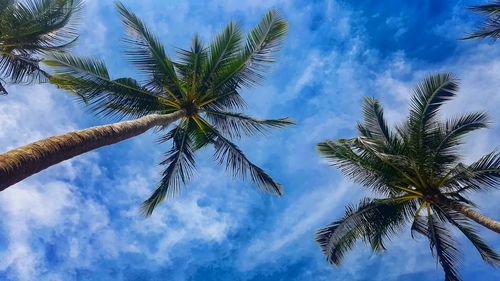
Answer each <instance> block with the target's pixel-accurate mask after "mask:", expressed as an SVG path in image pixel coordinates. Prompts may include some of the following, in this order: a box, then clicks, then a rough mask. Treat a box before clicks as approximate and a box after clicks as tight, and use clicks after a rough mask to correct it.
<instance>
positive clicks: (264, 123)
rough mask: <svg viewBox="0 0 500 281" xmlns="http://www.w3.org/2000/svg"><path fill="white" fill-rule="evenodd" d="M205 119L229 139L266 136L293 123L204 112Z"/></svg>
mask: <svg viewBox="0 0 500 281" xmlns="http://www.w3.org/2000/svg"><path fill="white" fill-rule="evenodd" d="M205 113H206V116H207V119H208V120H209V121H210V123H211V124H213V126H214V127H215V128H216V129H217V130H219V131H220V132H222V133H223V134H224V135H226V136H228V137H229V138H235V137H236V138H240V137H241V135H242V133H243V134H244V135H246V136H251V135H255V134H262V135H266V134H268V133H269V129H280V128H284V127H287V126H290V125H294V124H295V123H294V122H293V121H292V120H291V119H290V118H280V119H265V120H261V119H255V118H252V117H250V116H246V115H244V114H241V113H233V112H221V111H210V110H205Z"/></svg>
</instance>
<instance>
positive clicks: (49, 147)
mask: <svg viewBox="0 0 500 281" xmlns="http://www.w3.org/2000/svg"><path fill="white" fill-rule="evenodd" d="M183 115H184V112H183V111H177V112H174V113H171V114H163V115H160V114H151V115H147V116H144V117H141V118H138V119H135V120H131V121H123V122H118V123H114V124H110V125H104V126H97V127H92V128H88V129H84V130H78V131H74V132H70V133H67V134H63V135H59V136H53V137H50V138H46V139H43V140H40V141H36V142H34V143H31V144H28V145H26V146H23V147H19V148H17V149H14V150H11V151H9V152H7V153H4V154H1V155H0V191H2V190H4V189H6V188H7V187H9V186H11V185H13V184H15V183H17V182H19V181H21V180H23V179H25V178H27V177H29V176H31V175H33V174H35V173H38V172H40V171H41V170H43V169H46V168H48V167H50V166H52V165H54V164H57V163H59V162H62V161H64V160H68V159H70V158H73V157H75V156H77V155H80V154H83V153H85V152H88V151H91V150H93V149H96V148H99V147H102V146H106V145H110V144H114V143H117V142H120V141H122V140H126V139H128V138H131V137H135V136H137V135H140V134H142V133H144V132H146V131H147V130H149V129H151V128H153V127H155V126H164V125H168V124H170V123H172V122H174V121H175V120H177V119H179V118H180V117H182V116H183Z"/></svg>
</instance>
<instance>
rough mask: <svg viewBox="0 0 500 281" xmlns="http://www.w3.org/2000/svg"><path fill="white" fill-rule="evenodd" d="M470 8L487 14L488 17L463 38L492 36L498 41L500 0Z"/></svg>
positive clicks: (499, 33) (484, 14)
mask: <svg viewBox="0 0 500 281" xmlns="http://www.w3.org/2000/svg"><path fill="white" fill-rule="evenodd" d="M468 9H469V10H471V11H474V12H476V13H478V14H480V15H482V16H485V17H486V19H485V21H484V22H483V23H482V24H481V25H480V26H478V27H477V29H476V30H475V31H473V32H471V33H469V34H468V35H467V36H465V37H464V38H462V39H473V38H486V37H491V38H492V39H493V40H495V41H496V40H497V39H498V38H500V1H493V2H492V3H490V4H485V5H480V6H474V7H470V8H468Z"/></svg>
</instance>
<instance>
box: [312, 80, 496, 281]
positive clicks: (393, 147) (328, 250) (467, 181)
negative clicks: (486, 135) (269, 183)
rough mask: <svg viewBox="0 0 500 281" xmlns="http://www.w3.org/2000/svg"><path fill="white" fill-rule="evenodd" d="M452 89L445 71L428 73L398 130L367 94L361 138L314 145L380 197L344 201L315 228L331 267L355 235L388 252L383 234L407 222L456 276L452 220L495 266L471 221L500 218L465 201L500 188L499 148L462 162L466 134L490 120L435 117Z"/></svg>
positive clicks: (491, 252)
mask: <svg viewBox="0 0 500 281" xmlns="http://www.w3.org/2000/svg"><path fill="white" fill-rule="evenodd" d="M457 89H458V85H457V81H456V79H454V78H453V76H452V75H450V74H437V75H434V76H430V77H428V78H426V79H425V80H424V81H423V82H422V83H421V84H419V85H418V86H417V87H416V88H415V89H414V94H413V97H412V100H411V101H412V102H411V110H410V114H409V117H408V118H407V120H406V121H405V122H404V123H403V124H402V125H400V126H396V127H395V129H392V128H390V127H389V126H388V125H387V122H386V120H385V119H384V111H383V108H382V106H381V105H380V104H379V102H378V101H377V100H375V99H373V98H368V97H367V98H365V99H364V104H363V115H364V120H363V122H362V123H358V125H357V129H358V131H359V136H358V137H356V138H353V139H339V140H337V141H332V140H326V141H324V142H321V143H318V144H317V150H318V152H319V153H320V154H321V155H322V156H323V157H325V158H326V159H328V160H330V161H331V162H332V163H333V165H334V166H335V167H337V168H338V169H340V171H342V172H343V174H344V175H346V176H347V177H349V178H351V179H352V180H353V181H354V182H356V183H360V184H362V185H363V186H365V187H367V188H369V189H370V190H371V191H373V192H374V193H375V194H377V195H379V196H380V197H379V198H365V199H362V200H361V201H360V203H359V204H358V205H357V206H353V205H350V206H348V207H347V210H346V212H345V215H344V217H342V218H341V219H339V220H337V221H335V222H332V223H331V224H330V225H328V226H327V227H325V228H323V229H321V230H319V231H318V232H317V233H316V234H317V236H316V242H317V243H318V244H319V245H320V247H321V249H322V250H323V253H324V254H325V255H327V261H328V262H330V263H331V264H332V265H339V264H340V263H341V262H342V259H343V257H344V255H345V254H346V253H347V251H348V250H350V249H351V248H352V247H354V245H355V243H356V241H357V240H363V241H364V242H365V243H368V244H369V245H370V246H371V249H372V250H373V251H374V252H379V251H382V250H385V242H386V241H387V240H386V239H388V238H390V237H391V236H394V235H395V234H396V233H398V232H400V231H402V230H403V229H404V228H405V227H407V226H408V225H409V224H410V223H411V230H412V236H413V235H414V234H415V233H419V234H422V235H423V236H425V237H427V238H428V239H429V243H430V248H431V252H432V253H433V255H434V254H435V255H436V258H437V260H438V261H439V262H440V264H441V266H442V268H443V269H444V272H445V279H446V280H460V277H459V275H458V271H457V267H458V264H459V258H458V257H459V250H458V248H457V245H456V243H455V240H454V239H453V237H452V236H451V233H450V231H449V230H448V229H447V227H448V226H449V225H452V226H454V227H456V228H458V230H459V231H460V232H462V233H463V234H464V235H465V237H467V238H468V239H469V240H470V241H471V243H472V244H473V245H474V247H476V249H477V250H478V252H479V254H480V255H481V257H482V258H483V260H484V261H486V262H487V263H489V264H492V265H500V255H498V254H497V253H495V251H494V250H493V249H492V248H491V247H490V246H488V245H487V244H486V243H485V242H484V241H483V240H482V239H481V237H480V236H479V235H478V234H477V233H476V231H475V229H474V227H473V225H472V223H471V221H475V222H477V223H479V224H481V225H483V226H485V227H487V228H489V229H491V230H493V231H495V232H497V233H500V223H499V222H497V221H494V220H492V219H490V218H488V217H485V216H483V215H481V214H479V213H478V212H476V211H474V210H472V209H471V208H470V207H474V206H475V204H474V203H473V202H472V201H470V200H469V199H467V194H468V193H470V192H474V191H485V190H488V189H489V188H496V187H497V184H498V183H499V181H500V153H499V152H492V153H489V154H487V155H485V156H484V157H482V158H481V159H479V160H478V161H477V162H474V163H472V164H470V165H466V164H464V163H461V162H460V161H459V160H460V157H459V156H460V155H459V153H458V146H459V145H460V144H461V143H462V141H463V137H464V136H465V135H466V134H467V133H469V132H472V131H475V130H477V129H481V128H485V127H486V126H487V125H488V119H487V116H486V114H485V113H482V112H477V113H469V114H464V115H462V116H458V117H456V118H453V119H449V120H446V121H445V122H442V121H440V120H438V112H439V109H440V108H441V105H443V104H444V103H445V102H446V101H448V100H450V99H452V98H453V97H454V96H455V94H456V92H457Z"/></svg>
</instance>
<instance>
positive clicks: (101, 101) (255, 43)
mask: <svg viewBox="0 0 500 281" xmlns="http://www.w3.org/2000/svg"><path fill="white" fill-rule="evenodd" d="M116 6H117V8H118V11H119V13H120V15H121V17H122V21H123V23H124V25H125V27H126V31H127V36H126V38H125V39H124V41H125V44H126V46H127V48H126V51H125V53H126V55H127V57H128V59H129V61H130V62H131V63H132V64H134V65H135V66H136V67H137V68H138V69H139V70H140V71H141V72H142V73H143V74H145V75H146V77H147V78H146V81H144V82H138V81H136V80H134V79H132V78H118V79H112V78H110V76H109V74H108V71H107V69H106V66H105V64H104V63H103V62H101V61H98V60H95V59H91V58H77V57H73V56H71V55H54V56H53V57H52V58H51V59H50V60H47V61H46V63H47V64H48V65H50V66H52V67H53V68H54V71H55V75H54V76H53V77H52V78H51V82H52V83H55V84H56V85H58V86H59V87H61V88H63V89H66V90H68V91H70V92H72V93H74V94H76V95H78V96H80V97H81V98H82V99H83V100H84V101H85V102H86V103H88V104H89V105H90V106H91V107H92V109H94V110H95V111H96V112H97V113H99V114H103V115H112V116H115V117H117V118H125V117H133V118H137V117H141V116H144V115H148V114H153V113H156V114H168V113H172V112H176V111H183V112H184V114H183V117H182V119H181V120H180V121H179V123H178V124H176V126H175V127H174V128H172V129H171V130H169V131H168V132H166V133H162V136H161V137H160V141H161V142H166V141H172V148H171V149H170V150H169V151H168V152H167V153H166V158H165V159H164V161H162V162H161V163H160V164H161V165H163V166H165V170H164V171H163V173H162V176H163V177H162V178H161V180H160V182H159V184H158V186H157V188H156V190H155V191H154V192H153V194H152V195H151V196H150V198H149V199H147V200H146V201H145V202H144V203H143V204H142V207H141V209H142V212H143V213H144V214H145V215H147V216H149V215H151V214H152V212H153V210H154V208H155V207H156V206H157V205H158V204H159V203H160V202H162V201H163V200H164V198H165V197H172V196H174V195H175V194H177V193H178V192H179V191H180V189H181V187H182V185H184V184H186V183H187V182H188V181H189V180H190V178H191V177H192V175H193V174H194V172H195V170H196V168H195V152H196V151H197V150H199V149H201V148H203V147H206V146H207V145H209V144H212V145H213V146H214V148H215V153H214V160H216V161H217V162H218V163H219V164H223V163H225V166H226V171H229V172H230V173H231V174H232V175H233V176H235V177H240V178H242V179H243V180H246V179H247V178H250V180H252V182H254V183H255V185H256V187H257V188H258V189H260V190H263V191H267V192H269V193H272V194H278V195H281V194H282V186H281V185H280V184H278V183H277V182H276V181H275V180H273V179H272V178H271V177H270V176H269V175H268V174H267V173H266V172H265V171H264V170H263V169H261V168H259V167H258V166H256V165H255V164H253V163H252V162H250V160H248V158H247V157H246V156H245V154H244V153H243V152H242V151H241V149H240V148H239V147H238V146H237V145H236V144H234V143H233V142H232V140H233V139H239V138H240V137H241V136H242V135H247V136H249V135H254V134H264V135H265V134H267V133H268V132H269V129H276V128H282V127H285V126H288V125H291V124H293V122H292V121H291V120H290V119H288V118H280V119H270V120H261V119H256V118H253V117H250V116H247V115H244V114H243V113H241V112H240V111H241V110H243V109H245V107H246V105H245V102H244V100H243V98H242V97H241V96H240V93H239V92H240V90H241V88H242V87H251V86H255V85H258V84H259V83H260V82H262V81H263V79H264V76H263V74H264V72H265V71H266V70H268V69H269V65H270V64H271V63H274V62H275V58H274V53H275V52H276V51H278V50H279V49H280V47H281V45H282V43H283V40H284V36H285V34H286V32H287V27H288V24H287V22H286V21H285V20H284V19H283V17H282V16H281V15H280V14H279V13H278V12H277V11H276V10H272V11H270V12H269V13H267V14H266V15H265V16H264V18H262V20H261V21H260V23H259V24H258V25H257V26H255V27H254V28H253V29H252V30H251V31H250V32H249V33H248V35H247V36H246V39H245V38H244V36H243V33H242V31H241V28H240V27H239V26H238V24H236V23H235V22H232V21H231V22H230V23H229V24H228V25H227V26H226V27H225V28H224V30H222V32H221V33H219V34H218V35H217V36H216V37H215V38H214V39H213V40H212V42H210V44H208V46H205V45H204V44H203V42H202V41H201V40H200V38H199V37H198V36H197V35H195V36H194V37H193V39H192V44H191V47H190V49H178V50H177V55H178V60H177V61H174V60H172V59H171V58H170V57H169V56H168V55H167V54H166V52H165V48H164V47H163V45H162V44H161V43H160V41H159V40H158V38H157V37H155V36H154V35H153V34H152V33H151V31H150V30H149V29H148V28H147V27H146V26H145V25H144V23H143V22H142V21H141V20H140V19H139V18H138V17H137V16H136V15H135V14H134V13H132V12H131V11H129V10H128V9H126V8H125V7H124V6H123V5H122V4H121V3H117V4H116ZM163 129H165V128H163ZM163 129H162V130H163ZM162 130H161V131H162Z"/></svg>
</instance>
